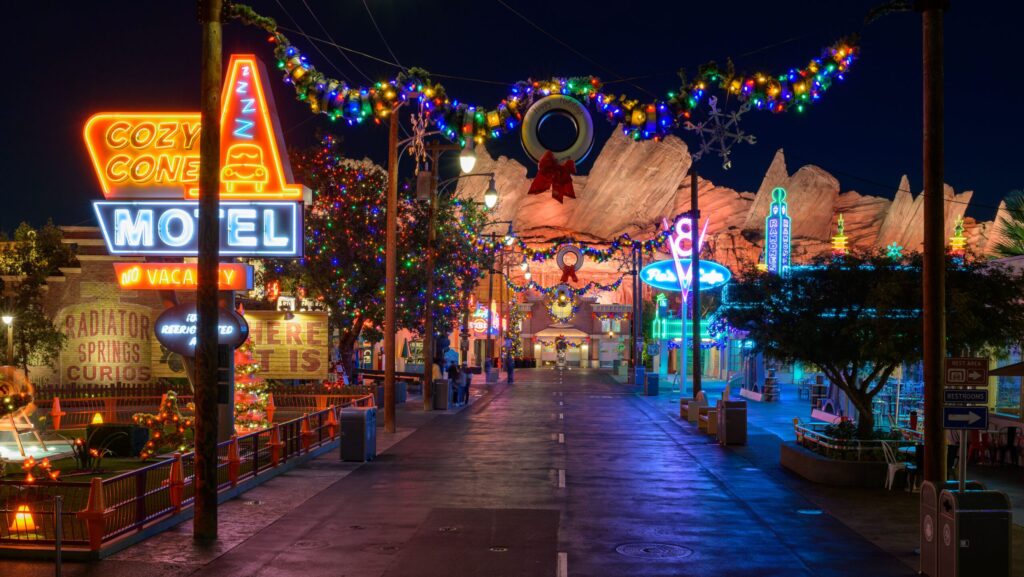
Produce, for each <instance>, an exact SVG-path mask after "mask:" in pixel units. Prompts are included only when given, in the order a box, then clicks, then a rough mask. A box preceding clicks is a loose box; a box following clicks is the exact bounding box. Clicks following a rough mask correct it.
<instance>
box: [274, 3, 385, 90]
mask: <svg viewBox="0 0 1024 577" xmlns="http://www.w3.org/2000/svg"><path fill="white" fill-rule="evenodd" d="M277 3H278V4H280V3H281V0H277ZM302 5H303V6H305V7H306V11H307V12H309V15H310V16H312V17H313V20H314V21H315V22H316V24H317V26H319V27H320V31H321V32H323V33H324V34H325V35H327V38H328V39H330V40H331V41H332V42H333V41H334V39H333V38H331V33H330V32H328V31H327V28H325V27H324V25H323V23H322V22H320V18H318V17H317V15H316V12H313V9H312V8H310V7H309V3H308V2H306V0H302ZM296 25H297V24H296ZM300 30H301V28H300ZM318 51H319V49H318ZM321 54H322V53H321ZM338 54H341V57H342V58H344V59H345V61H346V62H348V63H349V66H351V67H352V68H355V69H356V72H358V73H359V74H361V75H362V76H363V78H365V79H366V80H367V81H369V82H373V79H372V78H370V77H369V76H367V75H366V73H365V72H363V71H362V69H360V68H359V67H358V66H356V63H355V62H352V59H351V58H349V57H348V54H345V53H344V52H342V51H341V50H338ZM324 58H327V57H326V56H324Z"/></svg>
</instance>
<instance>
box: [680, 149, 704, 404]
mask: <svg viewBox="0 0 1024 577" xmlns="http://www.w3.org/2000/svg"><path fill="white" fill-rule="evenodd" d="M690 217H691V218H692V221H691V222H692V225H691V227H690V247H691V250H690V270H691V271H692V272H691V273H690V277H691V279H692V280H691V281H690V295H691V297H690V298H692V299H693V310H692V311H691V316H692V317H693V398H695V399H696V398H697V393H700V381H701V370H700V361H701V358H700V247H698V242H699V240H700V232H699V231H700V208H698V206H697V167H696V166H691V167H690ZM682 332H683V334H684V335H685V334H686V327H685V326H683V331H682ZM683 340H684V341H685V340H686V339H683ZM684 344H685V343H684ZM680 386H681V385H680Z"/></svg>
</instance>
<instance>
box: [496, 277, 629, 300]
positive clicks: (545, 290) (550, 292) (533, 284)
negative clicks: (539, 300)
mask: <svg viewBox="0 0 1024 577" xmlns="http://www.w3.org/2000/svg"><path fill="white" fill-rule="evenodd" d="M625 278H626V273H623V274H622V276H620V277H619V279H618V280H616V281H615V282H613V283H611V284H601V283H598V282H594V281H591V282H588V283H587V284H585V285H583V286H582V287H580V288H573V287H568V288H569V290H568V292H569V293H571V296H572V297H573V298H575V297H580V296H583V295H585V294H587V293H588V292H590V291H592V290H597V291H616V290H618V289H619V286H621V285H622V281H623V279H625ZM505 284H506V285H507V286H508V288H509V289H510V290H512V291H513V292H515V293H524V292H526V291H528V290H535V291H537V292H539V293H541V294H543V295H545V296H547V297H549V298H551V297H553V296H554V295H556V294H557V293H558V291H559V289H561V288H563V287H564V286H566V285H562V284H559V285H555V286H553V287H543V286H541V285H539V284H537V281H534V280H531V281H528V282H527V283H526V284H525V285H518V284H516V283H514V282H512V281H511V280H510V279H509V278H508V277H505Z"/></svg>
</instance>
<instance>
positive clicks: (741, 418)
mask: <svg viewBox="0 0 1024 577" xmlns="http://www.w3.org/2000/svg"><path fill="white" fill-rule="evenodd" d="M715 406H716V407H717V412H718V444H719V445H746V444H747V402H746V401H724V400H720V401H718V403H717V404H716V405H715Z"/></svg>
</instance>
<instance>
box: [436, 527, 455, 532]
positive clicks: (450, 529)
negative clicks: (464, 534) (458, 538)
mask: <svg viewBox="0 0 1024 577" xmlns="http://www.w3.org/2000/svg"><path fill="white" fill-rule="evenodd" d="M437 530H438V531H440V532H442V533H451V532H453V531H458V528H457V527H438V528H437Z"/></svg>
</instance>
